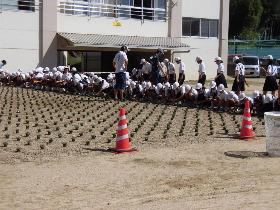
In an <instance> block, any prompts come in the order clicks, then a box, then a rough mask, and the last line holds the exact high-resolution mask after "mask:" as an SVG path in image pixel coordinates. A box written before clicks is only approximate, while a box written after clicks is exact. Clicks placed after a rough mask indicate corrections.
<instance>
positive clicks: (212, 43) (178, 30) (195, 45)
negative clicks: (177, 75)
mask: <svg viewBox="0 0 280 210" xmlns="http://www.w3.org/2000/svg"><path fill="white" fill-rule="evenodd" d="M173 10H174V11H173V14H172V18H173V24H172V27H173V29H172V31H173V34H172V36H175V37H181V38H182V39H181V41H182V42H183V43H186V44H188V45H190V48H191V51H190V53H176V54H174V56H173V57H176V56H180V57H181V58H182V61H183V62H184V63H185V64H186V80H197V79H198V72H197V71H198V64H197V63H196V62H195V58H196V57H197V56H201V57H202V58H203V59H204V63H205V65H206V74H207V79H213V78H214V77H215V76H216V69H217V66H216V64H215V63H214V58H215V57H217V56H218V54H219V39H218V38H213V37H211V38H204V37H183V36H182V17H192V18H205V19H216V20H219V18H220V0H211V1H209V0H196V1H191V0H179V1H177V5H176V6H175V7H174V8H173ZM180 13H181V14H180ZM178 14H180V16H181V17H180V18H179V19H178V17H176V16H177V15H178ZM174 16H175V17H174ZM174 20H176V22H174Z"/></svg>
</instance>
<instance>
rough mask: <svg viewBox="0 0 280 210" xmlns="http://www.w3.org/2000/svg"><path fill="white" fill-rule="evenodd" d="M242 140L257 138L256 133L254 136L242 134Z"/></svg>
mask: <svg viewBox="0 0 280 210" xmlns="http://www.w3.org/2000/svg"><path fill="white" fill-rule="evenodd" d="M239 138H240V139H242V140H249V139H251V140H252V139H254V138H255V134H253V135H252V136H240V137H239Z"/></svg>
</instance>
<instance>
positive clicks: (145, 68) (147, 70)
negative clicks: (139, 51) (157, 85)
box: [140, 58, 152, 82]
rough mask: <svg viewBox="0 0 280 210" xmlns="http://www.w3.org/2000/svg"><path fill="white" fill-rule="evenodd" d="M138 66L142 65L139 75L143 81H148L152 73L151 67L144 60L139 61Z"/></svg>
mask: <svg viewBox="0 0 280 210" xmlns="http://www.w3.org/2000/svg"><path fill="white" fill-rule="evenodd" d="M140 64H141V65H142V69H141V70H140V71H141V75H142V78H143V80H144V81H146V82H147V81H149V80H150V78H151V72H152V65H151V64H150V63H149V62H148V61H146V59H145V58H142V59H141V62H140Z"/></svg>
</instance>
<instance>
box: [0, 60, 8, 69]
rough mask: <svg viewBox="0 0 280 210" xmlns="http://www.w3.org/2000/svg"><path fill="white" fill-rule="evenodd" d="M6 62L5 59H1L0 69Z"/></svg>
mask: <svg viewBox="0 0 280 210" xmlns="http://www.w3.org/2000/svg"><path fill="white" fill-rule="evenodd" d="M6 64H7V62H6V61H5V60H2V61H1V63H0V69H2V68H3V66H5V65H6Z"/></svg>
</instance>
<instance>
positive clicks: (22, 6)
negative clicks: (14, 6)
mask: <svg viewBox="0 0 280 210" xmlns="http://www.w3.org/2000/svg"><path fill="white" fill-rule="evenodd" d="M18 9H19V10H27V11H32V12H34V11H35V0H24V1H18Z"/></svg>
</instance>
